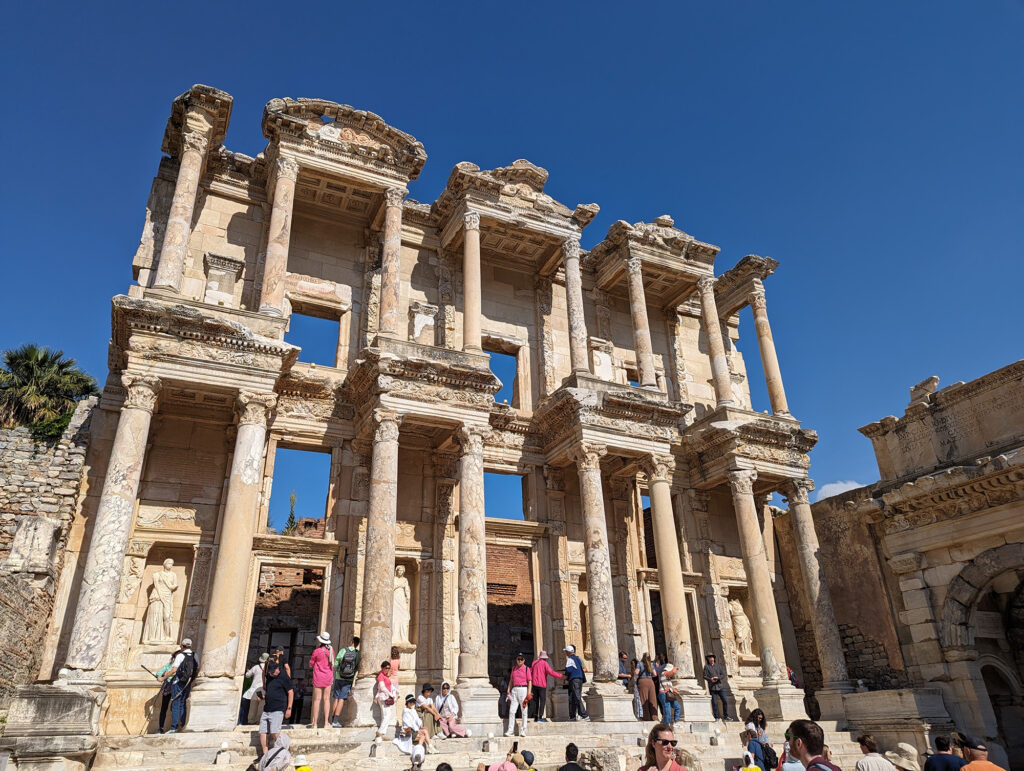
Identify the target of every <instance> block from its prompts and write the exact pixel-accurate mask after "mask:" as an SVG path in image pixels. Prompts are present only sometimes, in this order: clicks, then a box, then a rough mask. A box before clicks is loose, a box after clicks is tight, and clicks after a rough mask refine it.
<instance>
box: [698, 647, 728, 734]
mask: <svg viewBox="0 0 1024 771" xmlns="http://www.w3.org/2000/svg"><path fill="white" fill-rule="evenodd" d="M704 660H705V661H706V662H707V663H705V664H704V682H706V683H707V684H708V692H709V693H710V694H711V714H712V715H714V716H715V720H718V719H719V718H718V702H721V703H722V718H721V719H722V720H729V693H730V690H729V674H728V673H727V672H726V671H725V665H724V664H719V663H717V662H716V660H715V654H714V653H709V654H708V655H707V656H705V657H704Z"/></svg>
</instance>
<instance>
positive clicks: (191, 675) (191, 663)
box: [161, 637, 197, 734]
mask: <svg viewBox="0 0 1024 771" xmlns="http://www.w3.org/2000/svg"><path fill="white" fill-rule="evenodd" d="M196 669H197V667H196V654H195V653H194V652H193V651H192V641H191V640H190V639H189V638H187V637H186V638H185V639H184V640H182V641H181V650H179V651H178V653H177V654H176V655H175V656H174V663H173V664H172V665H171V668H170V669H169V670H168V671H166V672H164V675H163V678H162V679H161V682H163V681H165V680H170V681H171V730H170V731H168V732H167V733H171V734H173V733H177V732H178V731H180V730H181V729H182V728H184V727H185V708H186V706H187V702H188V697H189V694H191V692H192V681H193V680H195V679H196Z"/></svg>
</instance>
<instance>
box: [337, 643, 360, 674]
mask: <svg viewBox="0 0 1024 771" xmlns="http://www.w3.org/2000/svg"><path fill="white" fill-rule="evenodd" d="M358 665H359V651H357V650H356V649H355V648H347V649H346V650H345V655H344V656H342V657H341V663H340V664H338V679H339V680H351V679H352V678H353V677H355V675H356V667H357V666H358Z"/></svg>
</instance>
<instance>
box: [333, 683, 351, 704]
mask: <svg viewBox="0 0 1024 771" xmlns="http://www.w3.org/2000/svg"><path fill="white" fill-rule="evenodd" d="M350 693H352V681H351V680H335V681H334V688H332V689H331V698H332V699H347V698H348V695H349V694H350Z"/></svg>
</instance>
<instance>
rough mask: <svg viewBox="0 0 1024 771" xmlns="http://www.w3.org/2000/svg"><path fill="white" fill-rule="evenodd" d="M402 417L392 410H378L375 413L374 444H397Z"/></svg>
mask: <svg viewBox="0 0 1024 771" xmlns="http://www.w3.org/2000/svg"><path fill="white" fill-rule="evenodd" d="M401 422H402V416H401V415H399V414H398V413H397V412H392V411H391V410H382V409H376V410H374V411H373V442H374V444H377V443H378V442H397V441H398V426H399V425H400V424H401Z"/></svg>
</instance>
